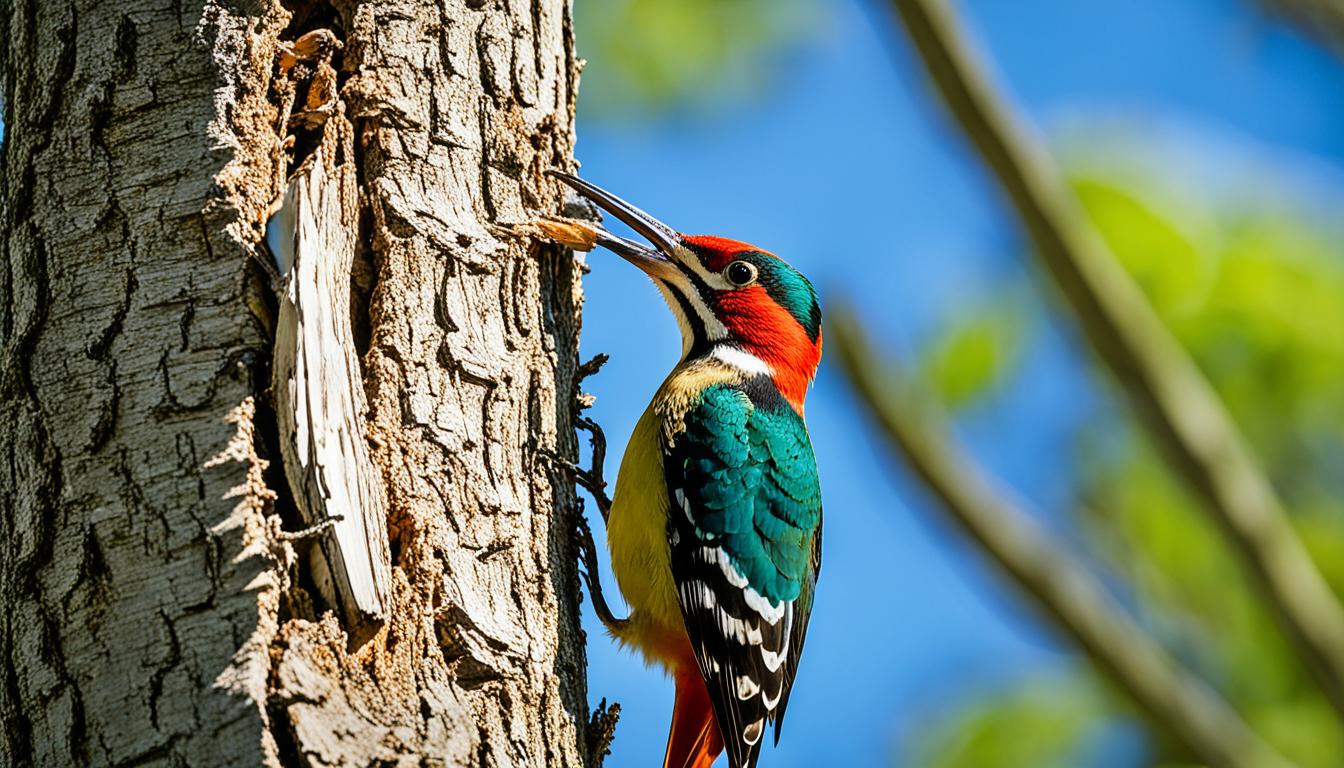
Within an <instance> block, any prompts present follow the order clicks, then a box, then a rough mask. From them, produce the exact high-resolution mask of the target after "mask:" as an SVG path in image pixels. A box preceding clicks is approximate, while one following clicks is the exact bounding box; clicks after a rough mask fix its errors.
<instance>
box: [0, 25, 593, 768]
mask: <svg viewBox="0 0 1344 768" xmlns="http://www.w3.org/2000/svg"><path fill="white" fill-rule="evenodd" d="M294 5H299V6H301V7H298V8H297V9H295V8H293V7H288V8H287V7H282V6H281V4H280V3H279V2H276V1H275V0H197V1H196V2H192V1H191V0H186V1H185V2H184V0H127V1H126V2H121V3H116V4H111V3H94V2H88V1H87V0H79V1H78V2H71V3H48V2H45V0H41V1H39V0H15V1H14V2H11V3H5V4H0V68H2V69H3V78H4V82H3V88H4V94H5V104H4V109H5V114H4V123H5V136H4V142H3V147H2V148H0V163H2V167H0V197H2V199H3V205H4V208H3V232H0V237H3V249H4V253H3V259H0V262H2V263H3V268H2V269H0V446H3V451H0V460H2V461H3V464H0V611H3V627H0V657H3V661H4V666H3V674H2V675H0V756H3V758H2V759H0V764H4V765H43V766H46V765H51V766H64V765H79V764H92V765H192V766H197V765H313V766H315V765H366V764H369V763H371V762H387V763H397V764H418V763H423V764H426V765H450V766H451V765H461V766H476V765H518V766H522V765H537V766H540V765H557V766H560V765H564V766H571V765H572V766H577V765H582V764H583V763H584V762H585V760H586V759H587V755H586V754H585V753H586V750H587V747H586V745H585V739H584V726H585V724H586V722H587V717H586V715H587V712H586V710H587V707H586V701H585V697H586V692H585V684H584V668H585V661H584V656H583V646H582V635H581V632H580V629H579V624H578V608H577V591H576V586H577V579H576V574H575V569H574V557H573V554H574V552H573V546H572V543H571V537H570V533H569V531H570V528H571V523H572V520H573V514H574V508H575V504H576V502H575V499H574V495H573V489H572V487H571V484H570V483H569V481H568V480H567V479H566V476H565V474H564V471H563V470H562V469H561V468H559V467H556V466H553V463H552V462H551V461H549V460H548V459H547V457H548V456H551V455H556V454H558V455H560V456H566V457H570V458H573V457H574V455H575V451H576V446H575V440H574V434H573V413H572V406H573V403H572V396H571V393H572V389H573V386H572V382H573V377H574V372H575V354H576V346H577V334H578V308H579V305H580V303H581V291H580V287H579V282H578V269H577V266H578V265H577V264H576V263H575V261H574V260H573V259H572V258H571V257H570V256H569V255H567V254H565V253H564V252H563V251H561V250H559V249H556V248H550V247H541V246H536V245H531V244H528V243H524V242H520V241H518V240H516V239H512V238H511V237H510V236H509V235H508V234H507V229H506V228H505V226H501V225H509V224H512V223H516V222H522V221H529V220H532V219H534V218H536V217H537V216H538V215H542V214H546V213H553V212H554V211H555V210H557V209H558V207H559V200H560V193H559V191H558V190H557V189H556V188H555V185H554V184H552V183H550V182H549V181H547V180H545V179H544V177H543V176H542V171H544V170H545V169H547V168H551V167H561V168H563V167H567V166H569V165H570V164H571V160H570V158H571V155H572V147H573V104H574V98H575V87H576V80H577V67H576V63H575V57H574V52H573V42H572V33H571V30H570V20H569V9H568V6H567V4H566V3H565V2H563V0H530V2H522V0H496V1H495V2H492V3H482V2H479V0H434V1H432V2H431V0H394V1H392V2H382V1H378V2H375V1H374V0H364V1H362V2H361V1H359V0H341V2H338V3H336V5H335V7H334V8H333V7H331V6H327V5H326V4H324V3H302V4H299V3H295V4H294ZM320 27H321V28H330V29H332V30H333V31H334V32H335V33H336V35H337V36H338V37H339V38H341V39H342V41H343V43H344V50H343V52H342V54H341V56H340V57H338V60H337V63H338V65H339V69H340V72H341V74H340V78H339V83H338V86H339V97H340V98H341V99H342V101H343V109H344V112H345V114H346V115H347V116H348V117H349V118H350V120H351V122H352V124H353V126H354V130H355V157H356V160H357V163H358V185H359V197H360V205H361V210H362V212H363V214H362V225H361V231H360V232H359V238H360V242H361V243H362V245H363V251H362V252H361V253H360V254H359V255H358V257H357V264H356V269H355V274H353V275H352V279H353V281H354V285H355V286H356V289H357V290H356V296H355V302H354V303H355V309H354V315H355V316H354V317H353V318H352V323H353V329H354V333H353V334H352V336H353V338H355V339H356V340H357V343H358V345H359V349H358V350H357V351H358V352H359V353H360V354H361V356H362V359H361V362H362V373H363V377H364V382H363V384H364V388H365V393H364V394H365V396H366V399H367V403H368V413H367V414H366V418H367V421H368V429H369V433H370V434H369V435H368V439H369V448H370V452H371V456H372V463H373V465H374V467H375V468H376V470H377V471H378V472H379V473H381V476H382V479H383V483H384V486H385V488H386V489H387V496H388V503H389V512H388V520H387V528H388V536H389V540H390V542H391V551H392V557H393V572H392V579H391V590H390V596H389V603H390V609H389V615H388V618H387V620H386V621H385V622H384V623H383V624H382V626H381V629H379V630H378V631H377V633H376V634H374V635H372V637H368V638H364V637H358V638H355V639H354V641H352V638H351V637H350V635H349V632H348V628H347V627H346V626H344V620H345V619H344V618H343V617H342V616H340V615H339V613H338V612H336V611H333V610H332V606H329V605H327V604H326V603H325V601H324V600H323V599H322V597H321V595H320V594H317V593H316V591H315V590H313V589H312V574H311V573H309V572H307V566H306V565H305V563H306V562H307V561H306V559H305V558H303V557H302V556H301V555H302V554H303V551H302V550H303V549H304V548H305V547H310V546H312V542H311V541H292V540H291V539H289V538H288V537H286V536H284V535H282V530H294V529H297V528H299V527H302V523H301V522H300V520H299V519H298V517H297V514H296V511H295V507H294V504H293V499H292V498H290V496H289V491H288V488H287V484H286V483H285V480H284V472H283V469H282V467H281V466H280V463H281V456H280V452H279V450H278V445H279V443H278V437H277V428H276V418H275V414H274V413H273V412H272V400H271V397H270V393H269V391H268V386H269V381H270V369H269V368H270V355H271V349H272V343H273V339H272V333H273V317H274V311H275V301H274V297H273V296H272V295H271V294H270V286H269V284H268V282H267V280H266V279H265V277H264V275H263V273H262V271H261V270H260V269H259V268H258V262H257V259H256V257H257V255H258V253H259V249H261V248H262V240H263V227H264V223H265V221H266V219H267V216H268V213H269V211H270V208H271V204H272V203H273V201H275V200H276V199H277V198H278V197H279V194H280V192H281V190H283V189H284V185H285V181H286V179H285V178H284V175H285V174H284V169H285V168H286V167H288V166H289V165H290V164H291V163H292V160H293V158H292V157H291V158H289V162H286V157H287V155H286V153H287V151H289V150H286V149H285V148H284V146H283V144H282V140H283V137H284V133H285V124H286V120H285V116H284V115H282V114H281V109H280V106H279V105H280V103H281V102H282V101H283V99H281V98H279V97H278V96H277V94H278V90H277V88H278V84H277V81H276V79H275V78H276V76H277V60H278V59H279V53H280V50H281V45H282V41H284V40H294V39H296V38H297V37H298V36H299V35H300V34H301V33H303V32H306V31H308V30H310V29H316V28H320ZM302 142H303V136H302V135H300V136H299V137H298V139H297V140H296V143H295V146H294V148H293V150H292V151H293V152H302V151H303V149H304V147H303V145H302Z"/></svg>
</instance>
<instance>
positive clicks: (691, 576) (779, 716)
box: [551, 171, 822, 768]
mask: <svg viewBox="0 0 1344 768" xmlns="http://www.w3.org/2000/svg"><path fill="white" fill-rule="evenodd" d="M551 173H552V175H553V176H554V177H555V178H557V179H559V180H560V181H562V182H563V183H565V184H567V185H568V186H570V187H572V188H574V189H575V190H576V191H577V192H578V193H579V194H581V195H582V196H583V197H585V198H587V199H588V200H590V201H592V202H593V203H594V204H596V205H597V206H598V207H599V208H601V209H602V210H604V211H606V212H607V213H609V214H611V215H612V216H615V217H616V218H617V219H619V220H621V221H623V222H624V223H625V224H626V225H628V226H629V227H630V228H631V229H633V230H634V231H635V232H637V233H639V234H640V235H641V236H642V237H644V238H645V239H647V240H648V241H649V243H650V245H645V244H643V243H639V242H635V241H632V240H629V239H627V238H624V237H621V236H618V235H614V234H612V233H610V232H607V231H606V230H605V229H603V228H597V229H596V236H595V242H596V244H597V245H601V246H603V247H605V248H607V249H608V250H610V251H613V252H615V253H616V254H617V255H619V256H621V257H622V258H624V259H625V260H626V261H628V262H630V263H631V264H633V265H635V266H636V267H638V268H640V269H641V270H643V271H644V273H645V274H646V275H648V277H649V278H651V279H652V281H653V283H654V285H655V286H657V289H658V291H659V292H660V293H661V294H662V296H663V298H664V299H665V300H666V302H667V304H668V307H669V308H670V309H671V311H672V314H673V315H674V316H675V317H676V320H677V325H678V326H679V328H680V330H681V356H680V359H679V361H678V362H677V364H676V366H675V367H674V368H673V369H672V371H671V373H670V374H668V376H667V378H666V379H665V380H664V381H663V383H662V385H661V386H660V387H659V388H658V390H657V392H656V393H655V394H654V396H653V399H652V401H651V403H650V404H649V407H648V408H647V409H646V410H645V411H644V413H643V415H642V416H641V417H640V419H639V421H638V423H637V425H636V426H635V429H634V432H633V434H632V435H631V437H630V441H629V443H628V445H627V447H626V450H625V453H624V456H623V457H622V459H621V463H620V470H619V473H618V475H617V479H616V488H615V492H614V494H613V497H612V499H611V506H610V510H609V514H608V519H607V540H608V545H609V547H608V548H609V551H610V557H611V563H612V571H613V573H614V574H615V577H616V581H617V585H618V587H619V588H620V591H621V594H622V596H623V597H624V598H625V601H626V603H627V604H628V605H629V606H630V614H629V615H628V616H627V617H626V618H624V619H617V618H616V617H615V616H614V614H613V613H612V611H611V610H610V608H609V607H608V606H607V604H606V601H605V599H604V598H603V597H602V594H601V585H600V582H599V581H598V579H597V578H596V576H595V575H594V574H592V573H591V572H592V571H593V567H592V566H593V563H591V562H590V563H589V567H588V571H589V573H588V574H585V575H586V578H587V580H588V586H589V592H590V594H591V595H592V597H593V603H594V607H595V609H596V612H597V614H598V616H599V617H600V618H601V620H602V621H603V623H604V624H605V625H606V627H607V630H608V631H609V632H610V633H611V634H612V635H613V636H614V637H615V638H616V639H617V640H618V641H619V642H620V643H621V644H622V645H624V646H627V647H630V648H634V649H636V650H638V651H639V652H640V653H642V654H643V656H644V658H645V660H646V662H648V663H650V664H653V665H657V666H661V667H663V668H664V669H665V670H666V671H667V672H668V673H669V674H670V676H671V677H672V679H673V681H674V683H675V687H676V694H675V700H674V704H673V713H672V722H671V726H670V728H669V733H668V740H667V747H666V751H665V756H664V761H663V766H664V768H709V766H710V765H711V764H712V763H713V762H714V761H715V759H716V758H717V757H718V755H719V754H720V753H721V752H726V753H727V756H728V763H729V765H730V766H731V768H754V767H755V766H756V765H757V762H758V760H759V758H760V752H761V746H762V742H763V740H764V739H763V736H764V733H765V731H766V728H767V726H769V725H770V724H772V723H773V725H774V743H775V744H776V745H778V743H779V734H780V730H781V726H782V723H783V718H784V711H785V708H786V707H787V706H788V702H789V693H790V690H791V688H792V686H793V682H794V678H795V676H796V675H797V672H798V662H799V658H800V656H801V653H802V649H803V640H804V638H805V637H806V634H807V625H808V618H809V616H810V614H811V610H812V603H813V595H814V593H815V590H816V585H817V578H818V576H819V575H820V571H821V519H822V514H821V506H822V505H821V491H820V485H819V480H818V473H817V463H816V458H815V455H814V452H813V449H812V443H811V438H810V437H809V435H808V431H807V427H806V425H805V423H804V420H803V403H804V400H805V398H806V395H807V392H808V389H809V387H810V386H811V383H812V381H813V379H814V378H815V376H816V372H817V366H818V364H819V363H820V361H821V349H822V335H821V309H820V306H819V305H818V301H817V293H816V290H815V289H814V288H813V286H812V284H811V283H810V282H809V281H808V280H807V278H806V277H804V276H803V275H802V273H800V272H799V271H798V270H796V269H794V268H793V267H791V266H790V265H789V264H788V263H786V262H785V261H783V260H782V259H780V258H778V257H777V256H775V255H773V254H771V253H769V252H767V251H765V250H762V249H760V248H757V247H755V246H751V245H748V244H746V243H743V242H739V241H737V240H731V239H727V238H722V237H715V236H693V235H685V234H681V233H679V232H677V231H675V230H673V229H672V228H671V227H668V226H667V225H665V224H663V223H661V222H659V221H658V220H657V219H654V218H653V217H652V216H649V215H648V214H646V213H644V212H643V211H641V210H639V209H638V208H636V207H634V206H632V205H630V204H629V203H627V202H625V201H623V200H621V199H620V198H618V197H616V196H615V195H613V194H611V193H609V192H606V191H605V190H603V189H601V188H599V187H597V186H594V185H593V184H590V183H588V182H587V181H584V180H582V179H580V178H578V177H576V176H572V175H569V174H565V173H561V172H558V171H553V172H551ZM584 525H586V523H585V524H584ZM589 542H590V543H589V546H590V548H591V538H590V539H589ZM594 558H595V556H594Z"/></svg>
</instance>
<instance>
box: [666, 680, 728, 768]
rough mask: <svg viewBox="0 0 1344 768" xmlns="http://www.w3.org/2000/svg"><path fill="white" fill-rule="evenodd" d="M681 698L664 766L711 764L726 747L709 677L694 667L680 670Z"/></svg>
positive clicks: (704, 767)
mask: <svg viewBox="0 0 1344 768" xmlns="http://www.w3.org/2000/svg"><path fill="white" fill-rule="evenodd" d="M676 680H677V698H676V703H675V704H673V705H672V730H671V732H670V733H668V735H667V757H665V758H663V768H709V767H710V766H711V765H712V764H713V763H714V758H716V757H718V756H719V753H720V752H722V751H723V736H722V735H720V734H719V725H718V723H717V722H716V721H715V720H714V706H713V705H712V704H711V703H710V701H709V691H708V690H707V689H706V688H705V681H704V680H703V679H701V677H700V673H699V671H698V670H696V669H695V668H694V667H692V668H691V669H690V670H687V671H685V672H681V671H679V672H677V674H676Z"/></svg>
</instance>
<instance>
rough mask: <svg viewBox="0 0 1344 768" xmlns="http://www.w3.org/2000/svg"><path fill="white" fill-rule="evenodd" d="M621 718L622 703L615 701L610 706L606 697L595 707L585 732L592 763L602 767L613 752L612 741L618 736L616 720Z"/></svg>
mask: <svg viewBox="0 0 1344 768" xmlns="http://www.w3.org/2000/svg"><path fill="white" fill-rule="evenodd" d="M620 719H621V705H620V704H618V703H616V702H614V701H613V702H612V703H611V705H610V706H608V705H607V700H606V699H605V698H604V699H602V701H601V703H599V704H598V705H597V706H596V707H594V708H593V713H592V715H591V716H590V717H589V718H588V729H587V732H586V734H585V735H586V736H587V740H588V758H589V762H590V764H591V765H593V766H595V767H599V768H600V766H601V765H602V763H603V762H604V760H605V758H606V757H607V755H610V754H611V742H612V740H613V739H615V738H616V722H617V721H618V720H620Z"/></svg>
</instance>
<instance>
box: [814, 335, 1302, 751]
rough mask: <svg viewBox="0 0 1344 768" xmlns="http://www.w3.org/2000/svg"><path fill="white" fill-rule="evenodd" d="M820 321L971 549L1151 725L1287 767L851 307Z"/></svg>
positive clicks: (891, 436)
mask: <svg viewBox="0 0 1344 768" xmlns="http://www.w3.org/2000/svg"><path fill="white" fill-rule="evenodd" d="M828 320H829V323H830V327H831V330H830V334H831V337H830V338H831V339H832V340H833V341H832V343H833V344H834V345H835V346H836V348H838V350H839V357H840V361H841V365H842V366H843V367H844V369H845V373H846V374H847V375H848V376H849V379H850V382H851V383H852V384H853V386H854V388H855V389H856V390H857V391H858V393H859V395H860V397H861V398H862V400H863V402H864V404H865V405H866V406H867V408H868V411H869V412H870V413H871V414H872V415H873V416H874V417H875V419H876V422H877V424H878V426H879V427H880V429H881V430H882V433H883V435H884V436H885V437H886V438H887V439H888V442H890V443H891V444H892V445H894V446H895V447H896V448H898V449H899V450H900V451H901V453H902V455H903V456H904V457H905V460H906V462H907V463H908V464H909V466H910V467H911V468H912V469H913V470H914V472H915V473H916V474H917V475H918V476H919V478H920V479H921V480H922V481H923V482H924V484H925V486H927V487H928V489H929V490H930V491H932V492H933V493H934V494H935V495H936V496H937V497H938V498H939V499H940V500H941V501H942V503H943V506H944V507H945V508H946V509H947V511H948V512H950V513H951V515H952V517H953V518H955V519H956V521H957V522H958V523H960V525H961V526H962V527H963V528H964V529H965V530H966V532H967V533H969V534H970V535H971V537H972V538H973V539H974V540H975V542H976V543H977V544H979V545H980V548H981V549H983V550H984V551H985V552H987V553H988V554H989V555H990V556H991V557H993V558H994V560H996V561H997V562H998V563H999V565H1000V566H1002V567H1003V569H1004V570H1005V571H1007V572H1008V574H1009V575H1010V576H1011V577H1012V578H1013V580H1014V581H1016V582H1017V583H1018V585H1019V586H1021V587H1022V588H1023V589H1024V590H1026V591H1027V592H1028V593H1029V594H1031V595H1032V596H1033V597H1034V598H1035V599H1036V600H1037V601H1038V603H1039V604H1040V605H1041V607H1042V608H1044V609H1045V611H1046V613H1047V614H1049V615H1050V617H1051V618H1053V619H1054V620H1055V622H1056V623H1057V625H1058V626H1059V627H1060V629H1061V630H1063V631H1064V632H1065V633H1066V634H1067V635H1068V636H1069V637H1071V638H1072V639H1073V640H1074V641H1075V642H1077V643H1078V645H1079V646H1080V647H1081V648H1082V649H1083V651H1084V652H1085V653H1086V654H1087V655H1088V657H1089V658H1091V659H1092V661H1093V662H1094V663H1095V664H1096V666H1097V668H1098V669H1099V670H1100V671H1101V672H1102V673H1103V674H1105V675H1106V676H1107V677H1109V678H1110V679H1111V680H1112V681H1113V682H1114V683H1115V684H1116V685H1117V686H1118V687H1119V688H1120V689H1121V690H1123V691H1126V692H1127V693H1128V694H1129V695H1130V696H1131V697H1132V698H1133V700H1134V701H1135V702H1136V703H1137V704H1138V705H1139V708H1140V709H1141V710H1142V712H1143V713H1144V714H1145V715H1146V716H1147V717H1148V719H1149V721H1150V722H1151V723H1152V724H1153V726H1154V727H1156V728H1158V729H1160V730H1161V731H1163V732H1166V733H1169V734H1171V735H1172V736H1173V737H1175V738H1176V739H1177V740H1178V741H1179V742H1180V743H1181V744H1183V745H1185V747H1186V748H1187V749H1188V750H1189V751H1190V753H1191V754H1192V755H1193V756H1195V757H1197V758H1198V759H1199V760H1201V761H1203V762H1204V763H1206V764H1208V765H1210V766H1215V767H1216V768H1250V767H1251V766H1254V767H1255V768H1268V767H1269V766H1278V767H1280V768H1281V767H1283V766H1288V765H1290V763H1288V762H1287V760H1285V759H1284V758H1283V757H1282V756H1280V755H1279V754H1278V753H1277V752H1275V751H1274V750H1273V748H1271V747H1270V746H1269V745H1267V744H1265V743H1264V742H1263V741H1262V740H1261V739H1260V738H1259V736H1257V735H1256V734H1255V733H1254V732H1253V731H1252V730H1251V729H1250V728H1249V727H1248V726H1247V725H1246V723H1245V722H1244V721H1243V720H1242V719H1241V718H1240V716H1238V715H1237V713H1236V712H1235V711H1233V710H1232V708H1231V707H1230V706H1229V705H1228V704H1227V703H1226V702H1224V701H1223V700H1222V699H1221V698H1219V696H1218V695H1217V693H1216V692H1214V691H1213V690H1212V689H1210V688H1209V687H1208V686H1207V685H1206V684H1205V683H1204V682H1203V681H1202V680H1200V679H1198V678H1196V677H1195V676H1193V675H1191V674H1190V673H1188V672H1186V671H1185V670H1183V669H1182V668H1181V667H1180V666H1179V665H1178V664H1177V662H1176V661H1175V660H1174V659H1172V658H1171V656H1170V655H1168V654H1167V653H1166V651H1165V650H1163V648H1162V647H1161V646H1160V645H1159V644H1158V643H1157V642H1156V641H1155V640H1153V639H1152V638H1151V637H1150V636H1149V635H1148V634H1147V633H1146V632H1145V631H1144V630H1143V628H1142V627H1140V626H1139V625H1138V624H1136V623H1135V622H1134V621H1133V620H1132V619H1131V618H1130V617H1129V615H1128V614H1127V613H1125V611H1124V610H1123V609H1122V608H1121V607H1120V606H1118V605H1117V604H1116V603H1115V601H1114V600H1113V599H1112V597H1111V596H1110V594H1109V593H1108V592H1107V591H1106V589H1105V588H1104V587H1103V586H1102V585H1101V584H1100V583H1099V581H1098V580H1097V579H1096V578H1095V577H1094V576H1093V575H1092V573H1091V572H1089V571H1088V570H1087V569H1086V568H1085V567H1084V566H1082V565H1081V564H1079V563H1078V562H1076V561H1075V560H1074V559H1073V558H1072V557H1070V556H1069V555H1068V554H1067V552H1066V551H1065V550H1063V549H1061V548H1060V547H1058V546H1056V545H1055V544H1054V543H1053V542H1051V541H1050V540H1049V539H1048V538H1047V537H1046V535H1045V534H1044V533H1043V532H1041V531H1040V530H1039V529H1038V528H1037V527H1036V525H1035V524H1034V521H1033V519H1032V517H1031V516H1030V515H1029V514H1027V513H1026V512H1024V511H1023V509H1022V505H1020V504H1017V503H1015V502H1014V501H1011V500H1010V496H1009V494H1008V493H1007V492H1005V491H1004V490H1003V489H1002V488H1001V487H999V486H998V485H997V484H996V483H995V482H993V480H992V479H991V478H989V477H988V476H987V475H986V474H985V473H984V472H983V471H982V470H981V469H980V468H979V467H978V466H977V465H976V464H975V463H974V460H973V459H972V458H970V457H969V456H967V455H965V454H964V453H963V452H962V451H961V450H960V449H959V448H958V447H957V446H956V445H955V444H954V443H953V441H952V439H951V438H950V437H949V436H948V435H947V430H946V428H945V427H944V426H943V424H942V423H941V420H940V419H939V417H938V416H937V415H936V413H937V409H936V408H933V407H930V405H929V404H928V403H927V402H923V401H922V400H920V399H919V398H918V397H917V396H915V395H914V394H913V393H912V392H910V391H907V390H905V389H904V388H902V387H901V386H900V385H899V384H898V383H896V382H895V381H893V380H892V379H893V377H886V376H883V375H881V373H879V371H880V370H881V369H882V366H881V365H880V364H879V363H878V362H877V361H876V360H875V357H874V356H875V355H876V354H877V353H876V352H875V351H874V350H873V349H872V348H871V347H870V346H869V345H868V341H867V339H866V338H865V337H864V334H863V332H862V330H860V328H859V324H858V321H857V320H856V319H855V318H854V317H853V316H852V315H850V314H848V313H845V312H842V313H840V314H838V315H833V316H831V317H830V318H829V319H828Z"/></svg>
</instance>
